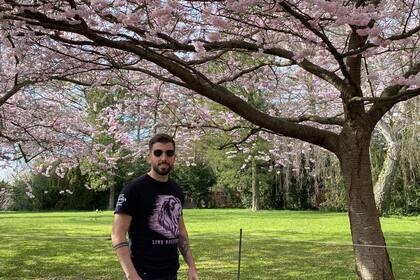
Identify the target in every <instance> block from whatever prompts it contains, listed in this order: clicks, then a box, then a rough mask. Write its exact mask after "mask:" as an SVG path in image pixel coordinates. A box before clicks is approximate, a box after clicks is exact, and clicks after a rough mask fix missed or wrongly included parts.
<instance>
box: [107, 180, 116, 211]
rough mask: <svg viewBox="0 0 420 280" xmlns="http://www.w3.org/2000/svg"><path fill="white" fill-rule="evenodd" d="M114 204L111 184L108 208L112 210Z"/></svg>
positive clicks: (113, 187) (113, 188) (113, 192)
mask: <svg viewBox="0 0 420 280" xmlns="http://www.w3.org/2000/svg"><path fill="white" fill-rule="evenodd" d="M114 206H115V186H114V185H111V187H110V188H109V197H108V210H113V209H114Z"/></svg>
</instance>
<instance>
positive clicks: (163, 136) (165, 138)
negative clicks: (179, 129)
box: [149, 133, 175, 150]
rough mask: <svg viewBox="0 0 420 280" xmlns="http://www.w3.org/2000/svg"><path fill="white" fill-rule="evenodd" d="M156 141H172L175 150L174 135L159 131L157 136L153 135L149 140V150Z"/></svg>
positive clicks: (164, 142)
mask: <svg viewBox="0 0 420 280" xmlns="http://www.w3.org/2000/svg"><path fill="white" fill-rule="evenodd" d="M155 143H163V144H166V143H172V144H173V145H174V150H175V141H174V138H172V136H170V135H168V134H166V133H159V134H156V135H155V136H153V137H152V138H151V139H150V140H149V150H152V147H153V145H154V144H155Z"/></svg>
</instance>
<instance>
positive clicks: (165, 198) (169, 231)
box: [149, 195, 182, 238]
mask: <svg viewBox="0 0 420 280" xmlns="http://www.w3.org/2000/svg"><path fill="white" fill-rule="evenodd" d="M181 212H182V204H181V201H180V200H179V198H176V197H174V196H173V195H159V196H158V197H157V198H156V202H155V208H154V210H153V213H152V216H150V219H149V226H150V229H151V230H153V231H155V232H157V233H159V234H161V235H163V236H165V237H166V238H176V237H178V231H179V217H180V216H181Z"/></svg>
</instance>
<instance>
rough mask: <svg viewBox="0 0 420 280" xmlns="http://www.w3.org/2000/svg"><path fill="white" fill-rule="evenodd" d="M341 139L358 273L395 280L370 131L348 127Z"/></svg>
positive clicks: (362, 276) (368, 279) (366, 278)
mask: <svg viewBox="0 0 420 280" xmlns="http://www.w3.org/2000/svg"><path fill="white" fill-rule="evenodd" d="M340 138H341V139H340V140H341V141H340V148H339V155H338V156H339V159H340V164H341V172H342V173H343V177H344V183H345V186H346V190H347V206H348V215H349V219H350V227H351V234H352V240H353V244H354V247H353V249H354V254H355V262H356V264H355V265H356V273H357V275H358V277H359V279H363V280H394V275H393V272H392V266H391V262H390V260H389V256H388V252H387V249H386V248H385V239H384V235H383V232H382V229H381V225H380V222H379V217H378V214H377V210H376V206H375V200H374V194H373V182H372V174H371V165H370V157H369V143H370V138H371V131H368V130H367V129H364V130H363V128H362V126H359V128H353V127H351V126H349V125H347V126H345V127H344V128H343V131H342V133H341V135H340ZM369 245H370V246H369ZM371 246H373V247H371ZM382 246H383V247H382Z"/></svg>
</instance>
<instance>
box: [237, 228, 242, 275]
mask: <svg viewBox="0 0 420 280" xmlns="http://www.w3.org/2000/svg"><path fill="white" fill-rule="evenodd" d="M241 253H242V229H240V230H239V255H238V280H239V279H240V278H241Z"/></svg>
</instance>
